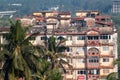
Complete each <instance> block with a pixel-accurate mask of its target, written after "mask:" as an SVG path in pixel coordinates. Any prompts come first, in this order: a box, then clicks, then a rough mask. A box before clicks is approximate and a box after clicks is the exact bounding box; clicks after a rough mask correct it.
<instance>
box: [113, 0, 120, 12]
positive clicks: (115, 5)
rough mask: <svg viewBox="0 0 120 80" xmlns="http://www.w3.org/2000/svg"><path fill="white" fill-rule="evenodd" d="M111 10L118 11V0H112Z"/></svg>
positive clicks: (119, 2) (119, 0)
mask: <svg viewBox="0 0 120 80" xmlns="http://www.w3.org/2000/svg"><path fill="white" fill-rule="evenodd" d="M112 2H113V4H112V12H113V13H120V0H113V1H112Z"/></svg>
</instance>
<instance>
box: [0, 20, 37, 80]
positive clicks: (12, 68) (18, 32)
mask: <svg viewBox="0 0 120 80" xmlns="http://www.w3.org/2000/svg"><path fill="white" fill-rule="evenodd" d="M10 22H11V27H10V32H9V35H8V44H7V45H5V47H4V49H3V50H2V52H1V54H0V59H4V65H3V68H2V72H3V76H4V80H16V79H18V78H25V79H26V80H30V79H31V74H32V73H34V72H37V70H36V66H35V62H34V61H35V57H34V56H35V55H34V50H33V49H34V47H33V46H32V45H31V43H30V42H29V38H30V37H31V36H32V35H35V34H32V35H30V36H27V37H26V29H25V28H24V27H22V26H21V23H20V21H16V22H15V23H13V22H12V21H10Z"/></svg>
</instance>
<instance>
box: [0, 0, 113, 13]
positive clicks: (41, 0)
mask: <svg viewBox="0 0 120 80" xmlns="http://www.w3.org/2000/svg"><path fill="white" fill-rule="evenodd" d="M14 3H18V4H22V6H13V5H10V4H14ZM56 6H59V10H60V11H71V12H73V13H74V12H75V11H76V10H99V11H100V12H102V13H108V12H110V11H111V7H112V0H34V1H33V0H29V1H28V0H9V3H8V0H1V1H0V9H1V10H17V13H18V14H21V15H23V14H24V15H25V14H31V13H32V12H36V11H41V10H48V9H50V8H51V7H56Z"/></svg>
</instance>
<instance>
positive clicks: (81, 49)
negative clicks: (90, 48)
mask: <svg viewBox="0 0 120 80" xmlns="http://www.w3.org/2000/svg"><path fill="white" fill-rule="evenodd" d="M80 51H85V48H84V47H77V48H76V52H80Z"/></svg>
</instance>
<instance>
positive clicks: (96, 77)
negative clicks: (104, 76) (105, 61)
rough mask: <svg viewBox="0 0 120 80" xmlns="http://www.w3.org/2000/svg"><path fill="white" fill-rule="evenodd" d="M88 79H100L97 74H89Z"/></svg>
mask: <svg viewBox="0 0 120 80" xmlns="http://www.w3.org/2000/svg"><path fill="white" fill-rule="evenodd" d="M88 78H89V79H90V80H98V78H99V75H95V74H93V75H92V74H89V75H88Z"/></svg>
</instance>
